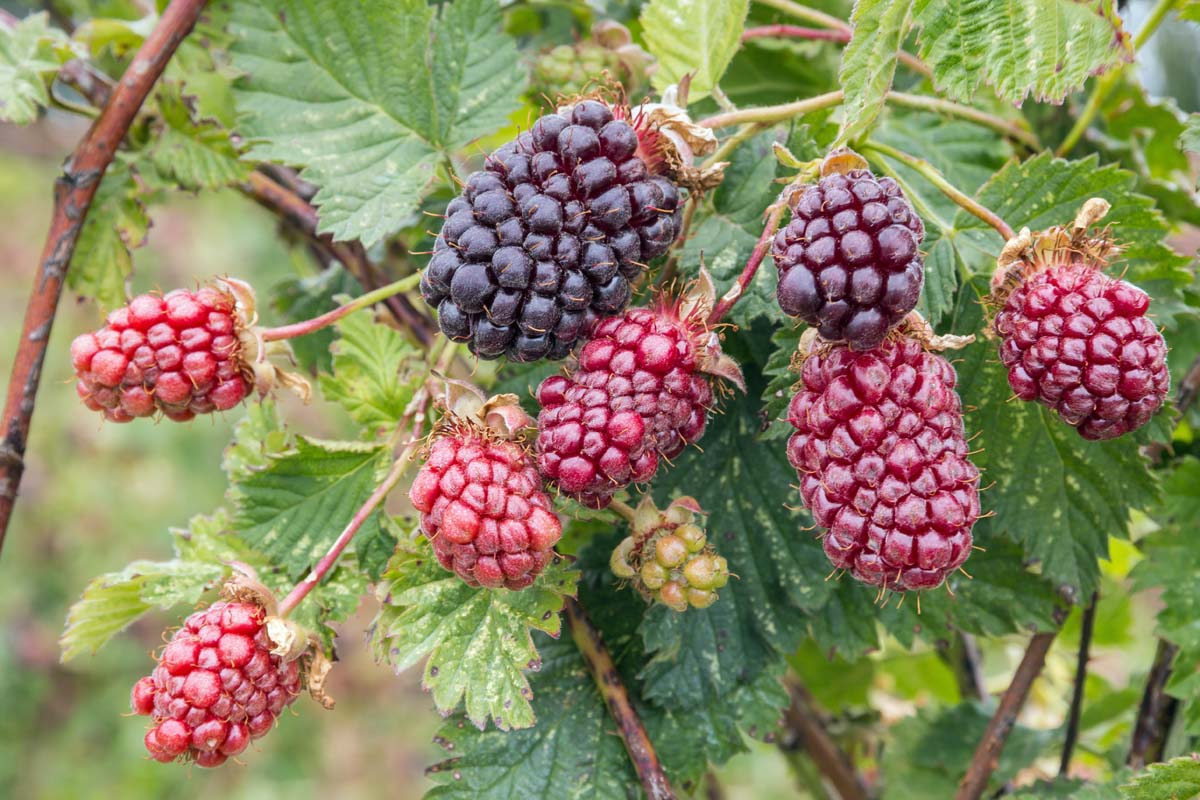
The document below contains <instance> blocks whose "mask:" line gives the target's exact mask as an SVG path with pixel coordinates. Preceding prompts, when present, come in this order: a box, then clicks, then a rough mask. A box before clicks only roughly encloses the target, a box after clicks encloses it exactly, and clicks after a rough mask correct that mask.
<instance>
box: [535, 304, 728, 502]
mask: <svg viewBox="0 0 1200 800" xmlns="http://www.w3.org/2000/svg"><path fill="white" fill-rule="evenodd" d="M698 316H702V315H695V314H687V313H684V314H681V313H680V307H679V306H678V305H677V304H676V303H674V302H670V301H667V302H663V303H660V304H659V305H658V306H657V307H655V308H634V309H630V310H629V311H628V312H626V313H625V314H624V315H623V316H620V317H613V318H611V319H607V320H604V321H603V322H601V323H600V324H599V325H597V326H596V328H595V330H594V331H593V333H592V338H591V340H590V341H589V342H588V343H587V344H586V345H584V347H583V349H582V350H581V351H580V352H579V361H578V364H577V365H576V366H575V368H574V369H572V370H570V371H568V372H567V374H566V375H556V376H552V377H550V378H547V379H546V380H544V381H543V382H542V384H541V386H539V387H538V391H537V399H538V403H539V404H540V405H541V407H542V410H541V413H540V414H539V415H538V431H539V435H538V468H539V469H540V470H541V473H542V475H543V477H545V478H546V479H547V480H548V481H550V482H551V483H553V484H554V485H556V486H557V487H558V488H559V490H560V491H562V492H563V493H564V494H567V495H569V496H571V497H573V498H575V499H577V500H578V501H579V502H581V503H583V504H584V505H587V506H590V507H592V508H603V507H604V506H606V505H608V503H609V501H610V500H611V499H612V496H613V494H614V493H616V492H617V491H618V490H619V489H621V488H622V487H625V486H628V485H629V484H630V483H634V482H637V483H642V482H645V481H648V480H650V477H651V476H652V475H654V473H655V471H656V470H657V469H658V464H659V460H660V459H664V458H665V459H671V458H674V457H675V456H677V455H678V454H679V453H680V452H682V451H683V448H684V447H685V446H687V444H688V443H689V442H694V441H696V440H697V439H699V438H700V437H701V436H702V435H703V434H704V427H705V425H706V423H707V421H708V412H709V409H710V407H711V406H712V402H713V390H712V387H711V386H710V385H709V379H708V377H707V376H706V375H705V374H704V373H705V372H706V371H711V369H710V368H709V366H708V365H711V364H713V363H714V362H715V361H716V360H717V359H719V358H720V350H719V346H718V345H717V343H716V338H715V337H713V336H711V335H710V334H708V333H707V332H706V331H705V330H704V327H703V322H702V319H699V318H698Z"/></svg>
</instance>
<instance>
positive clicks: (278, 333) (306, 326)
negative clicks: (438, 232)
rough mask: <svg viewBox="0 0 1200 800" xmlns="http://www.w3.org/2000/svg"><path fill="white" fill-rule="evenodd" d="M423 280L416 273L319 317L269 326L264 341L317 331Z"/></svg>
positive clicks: (404, 290) (278, 339) (405, 290)
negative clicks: (275, 326)
mask: <svg viewBox="0 0 1200 800" xmlns="http://www.w3.org/2000/svg"><path fill="white" fill-rule="evenodd" d="M420 281H421V275H420V274H419V273H414V274H412V275H409V276H407V277H405V278H401V279H400V280H398V281H393V282H392V283H389V284H388V285H387V286H381V287H380V288H378V289H375V290H374V291H371V292H367V293H366V294H364V295H362V296H360V297H356V298H354V299H353V300H351V301H350V302H349V303H346V304H344V305H341V306H338V307H337V308H335V309H333V310H332V311H327V312H325V313H324V314H322V315H321V316H319V317H313V318H312V319H306V320H304V321H303V322H296V323H293V324H291V325H282V326H280V327H278V328H267V329H266V330H264V331H263V332H262V338H263V341H264V342H276V341H280V340H283V339H295V338H296V337H297V336H306V335H307V334H310V333H315V332H317V331H319V330H321V329H322V328H327V327H329V326H330V325H332V324H333V323H335V322H337V321H338V320H339V319H341V318H342V317H345V316H347V315H349V314H353V313H354V312H355V311H358V310H359V309H362V308H366V307H367V306H373V305H375V304H376V303H379V302H382V301H384V300H387V299H388V298H389V297H393V296H395V295H398V294H402V293H404V292H407V291H411V290H412V289H415V288H417V284H418V283H420Z"/></svg>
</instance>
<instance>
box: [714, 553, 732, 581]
mask: <svg viewBox="0 0 1200 800" xmlns="http://www.w3.org/2000/svg"><path fill="white" fill-rule="evenodd" d="M713 576H714V577H713V586H712V588H714V589H720V588H721V587H722V586H724V585H725V584H727V583H729V562H728V561H726V560H725V556H716V557H715V558H714V559H713Z"/></svg>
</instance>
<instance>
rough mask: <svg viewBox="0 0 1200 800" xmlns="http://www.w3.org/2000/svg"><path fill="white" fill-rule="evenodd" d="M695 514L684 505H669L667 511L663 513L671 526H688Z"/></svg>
mask: <svg viewBox="0 0 1200 800" xmlns="http://www.w3.org/2000/svg"><path fill="white" fill-rule="evenodd" d="M694 516H695V514H693V513H692V512H691V511H690V510H689V509H687V508H685V507H684V506H682V505H669V506H667V510H666V511H664V512H663V517H665V518H666V520H667V522H668V523H670V524H671V525H686V524H688V523H689V522H691V521H692V517H694Z"/></svg>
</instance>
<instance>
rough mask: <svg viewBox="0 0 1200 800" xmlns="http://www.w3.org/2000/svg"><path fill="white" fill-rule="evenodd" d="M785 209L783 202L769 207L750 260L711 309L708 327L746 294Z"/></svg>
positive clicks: (768, 248)
mask: <svg viewBox="0 0 1200 800" xmlns="http://www.w3.org/2000/svg"><path fill="white" fill-rule="evenodd" d="M786 207H787V205H786V204H785V203H783V202H778V203H776V204H775V205H774V206H772V207H771V209H770V212H769V213H768V215H767V221H766V224H765V225H764V226H763V232H762V235H761V236H759V237H758V243H757V244H755V245H754V250H753V252H751V253H750V258H749V260H747V261H746V266H745V268H743V269H742V274H741V275H739V276H738V279H737V282H736V283H734V285H733V286H732V287H730V289H729V291H727V292H726V293H725V294H724V296H722V297H721V299H720V300H719V301H718V302H717V304H716V306H714V307H713V310H712V313H711V314H709V316H708V322H709V324H710V325H715V324H717V323H718V322H720V321H721V318H722V317H724V316H725V315H726V314H727V313H729V309H731V308H733V307H734V305H735V304H736V303H737V301H738V300H740V299H741V298H742V296H743V295H744V294H746V290H747V289H748V288H749V287H750V281H752V280H754V276H755V275H756V274H757V273H758V268H759V267H760V266H762V262H763V259H764V258H765V257H766V255H767V251H768V250H770V249H771V240H772V239H773V238H775V231H777V230H778V229H779V221H780V220H781V219H783V212H784V209H785V208H786Z"/></svg>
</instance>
